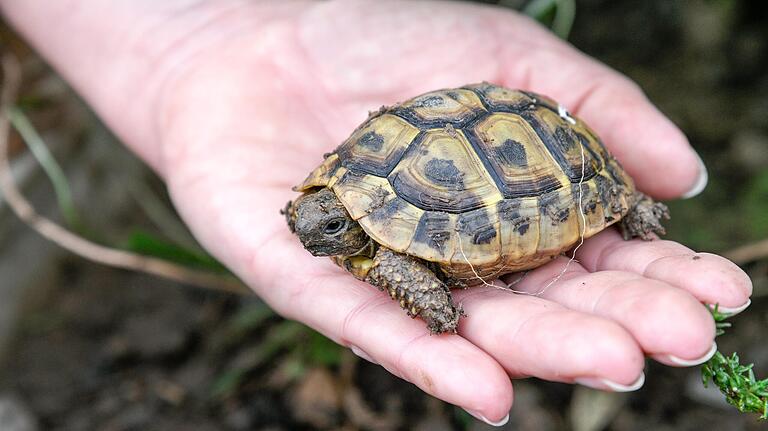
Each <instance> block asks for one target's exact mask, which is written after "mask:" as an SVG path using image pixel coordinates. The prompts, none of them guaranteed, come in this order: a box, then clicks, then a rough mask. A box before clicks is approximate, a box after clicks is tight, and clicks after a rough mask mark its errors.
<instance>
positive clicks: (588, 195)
mask: <svg viewBox="0 0 768 431" xmlns="http://www.w3.org/2000/svg"><path fill="white" fill-rule="evenodd" d="M571 197H572V198H573V202H575V203H577V204H578V202H579V185H578V184H572V185H571ZM581 207H582V209H583V211H584V214H594V212H595V211H596V210H597V200H596V196H595V194H594V193H593V192H592V189H590V188H589V186H588V185H587V184H582V185H581Z"/></svg>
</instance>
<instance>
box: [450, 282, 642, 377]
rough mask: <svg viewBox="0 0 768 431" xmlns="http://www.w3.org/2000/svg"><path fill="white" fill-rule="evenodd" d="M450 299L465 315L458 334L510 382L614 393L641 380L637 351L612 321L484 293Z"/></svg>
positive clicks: (498, 293) (508, 294) (491, 290)
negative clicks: (533, 380)
mask: <svg viewBox="0 0 768 431" xmlns="http://www.w3.org/2000/svg"><path fill="white" fill-rule="evenodd" d="M454 298H455V300H456V302H458V303H460V304H462V306H463V307H464V310H465V311H466V313H467V317H465V318H464V319H463V320H462V322H461V323H460V326H459V333H460V334H461V335H462V336H463V337H465V338H466V339H467V340H469V341H471V342H472V343H474V344H475V345H477V346H479V347H481V348H482V349H483V350H484V351H486V352H488V353H489V354H490V355H492V356H493V357H494V358H496V360H497V361H499V363H501V364H502V365H503V366H504V368H505V369H507V371H508V372H509V373H510V374H511V375H512V376H514V377H522V376H536V377H539V378H542V379H547V380H553V381H560V382H568V383H573V382H579V383H584V384H588V385H589V386H592V387H597V388H601V389H613V390H622V388H624V390H627V388H629V387H631V386H632V385H633V384H635V383H636V382H638V380H639V379H641V376H642V369H643V354H642V351H641V350H640V347H639V346H638V345H637V343H636V342H635V341H634V339H633V338H632V336H631V335H630V334H629V333H628V332H627V331H625V330H624V329H623V328H621V327H620V326H619V325H617V324H616V323H614V322H611V321H610V320H607V319H602V318H598V317H595V316H592V315H589V314H585V313H580V312H575V311H571V310H568V309H567V308H565V307H563V306H561V305H558V304H555V303H553V302H551V301H546V300H544V299H541V298H536V297H533V296H525V295H516V294H514V293H512V292H511V291H508V290H499V289H494V288H487V287H473V288H471V289H467V290H465V291H454ZM639 376H640V377H639ZM634 389H636V388H634Z"/></svg>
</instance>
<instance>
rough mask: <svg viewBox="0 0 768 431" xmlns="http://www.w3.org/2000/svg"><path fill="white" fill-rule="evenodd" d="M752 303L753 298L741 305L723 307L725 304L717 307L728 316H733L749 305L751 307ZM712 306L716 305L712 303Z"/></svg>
mask: <svg viewBox="0 0 768 431" xmlns="http://www.w3.org/2000/svg"><path fill="white" fill-rule="evenodd" d="M750 305H752V300H751V299H747V302H745V303H744V304H742V305H739V306H738V307H733V308H729V307H723V306H720V305H719V306H718V307H717V311H719V312H720V313H723V314H725V315H726V316H728V317H731V316H735V315H737V314H739V313H741V312H742V311H744V310H746V309H747V307H749V306H750ZM710 307H714V305H710Z"/></svg>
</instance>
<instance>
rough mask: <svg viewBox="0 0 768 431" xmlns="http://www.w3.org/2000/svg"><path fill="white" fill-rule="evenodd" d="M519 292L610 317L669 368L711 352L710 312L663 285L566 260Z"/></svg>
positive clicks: (522, 285)
mask: <svg viewBox="0 0 768 431" xmlns="http://www.w3.org/2000/svg"><path fill="white" fill-rule="evenodd" d="M566 266H568V269H567V271H565V272H564V270H565V268H566ZM553 280H554V282H553ZM515 288H516V289H520V290H522V291H524V292H531V293H534V292H535V293H537V294H539V296H540V297H541V298H545V299H549V300H551V301H554V302H557V303H558V304H562V305H563V306H565V307H568V308H570V309H572V310H576V311H580V312H584V313H592V314H594V315H596V316H600V317H604V318H607V319H611V320H613V321H615V322H617V323H618V324H620V325H621V326H622V327H624V328H625V329H626V330H627V331H628V332H629V333H630V334H632V336H633V337H634V338H635V340H637V342H638V343H639V344H640V346H641V347H642V349H643V350H644V351H645V352H646V353H647V354H649V355H652V356H653V357H654V358H657V359H659V360H660V361H662V362H664V363H667V364H669V365H684V364H685V365H690V362H691V361H695V360H700V359H701V358H703V357H705V356H706V355H707V354H710V351H711V349H712V344H713V340H714V337H715V327H714V321H713V320H712V317H711V316H710V314H709V312H708V311H707V310H706V308H704V307H703V306H702V305H701V303H700V302H699V301H698V300H696V298H694V297H693V296H692V295H691V294H689V293H688V292H686V291H684V290H682V289H678V288H676V287H673V286H671V285H669V284H667V283H664V282H662V281H658V280H653V279H649V278H645V277H642V276H641V275H638V274H634V273H630V272H623V271H600V272H594V273H590V272H588V271H587V270H586V269H585V268H584V267H582V266H581V265H579V264H578V263H576V262H571V263H570V265H569V264H568V259H566V258H564V257H562V258H559V259H557V260H555V261H553V262H551V263H549V264H547V265H545V266H543V267H541V268H539V269H538V270H536V271H533V272H531V273H530V274H529V275H528V276H526V277H525V278H524V279H523V280H522V281H521V282H520V283H518V284H517V285H516V286H515ZM545 288H546V289H545ZM711 353H714V352H711ZM707 359H708V358H707Z"/></svg>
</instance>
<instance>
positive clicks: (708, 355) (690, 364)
mask: <svg viewBox="0 0 768 431" xmlns="http://www.w3.org/2000/svg"><path fill="white" fill-rule="evenodd" d="M715 352H717V343H715V342H714V341H713V342H712V347H710V348H709V350H707V353H705V354H703V355H701V356H700V357H698V358H695V359H683V358H679V357H677V356H675V355H665V356H664V357H665V358H667V359H668V360H669V361H670V362H672V363H673V364H676V365H680V366H681V367H693V366H694V365H701V364H703V363H704V362H707V361H708V360H709V359H710V358H712V356H714V355H715Z"/></svg>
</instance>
